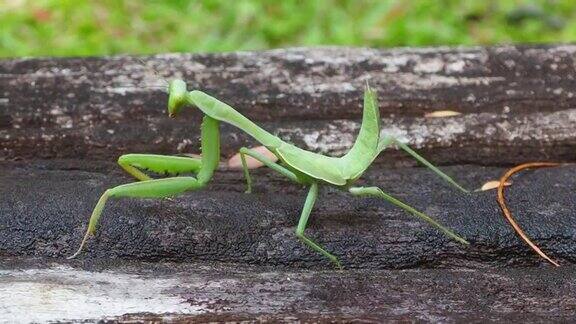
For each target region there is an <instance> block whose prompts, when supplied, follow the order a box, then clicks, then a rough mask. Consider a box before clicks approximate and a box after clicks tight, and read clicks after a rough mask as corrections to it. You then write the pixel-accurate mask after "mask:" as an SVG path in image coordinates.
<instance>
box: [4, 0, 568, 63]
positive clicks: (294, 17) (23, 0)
mask: <svg viewBox="0 0 576 324" xmlns="http://www.w3.org/2000/svg"><path fill="white" fill-rule="evenodd" d="M575 16H576V1H575V0H548V1H545V0H539V1H536V0H534V1H517V0H501V1H490V0H484V1H483V0H469V1H455V0H435V1H434V0H415V1H409V0H404V1H400V0H398V1H395V0H383V1H382V0H381V1H378V0H373V1H369V0H308V1H297V0H275V1H264V0H246V1H242V0H205V1H183V0H165V1H145V0H133V1H120V0H98V1H96V0H94V1H82V0H74V1H67V0H60V1H57V0H30V1H27V0H0V57H15V56H78V55H82V56H83V55H107V54H118V53H133V54H150V53H161V52H220V51H233V50H260V49H268V48H278V47H289V46H316V45H349V46H369V47H392V46H426V45H490V44H501V43H534V42H573V41H574V40H575V39H576V19H574V18H576V17H575Z"/></svg>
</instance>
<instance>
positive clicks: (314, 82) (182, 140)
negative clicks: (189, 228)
mask: <svg viewBox="0 0 576 324" xmlns="http://www.w3.org/2000/svg"><path fill="white" fill-rule="evenodd" d="M575 52H576V46H574V45H562V46H536V47H521V46H506V47H494V48H462V49H454V48H433V49H397V50H373V49H346V48H323V49H312V50H310V49H288V50H275V51H268V52H244V53H231V54H209V55H201V54H194V55H188V54H181V55H157V56H153V57H149V58H147V59H146V61H145V64H143V63H142V62H141V60H139V59H135V58H133V57H126V56H119V57H110V58H78V59H52V58H50V59H22V60H4V61H0V89H2V91H1V93H0V150H1V152H2V155H3V156H4V158H38V157H42V158H46V159H49V158H56V157H58V158H90V159H106V160H111V159H115V158H117V157H118V155H120V154H122V153H127V152H131V151H137V152H158V153H175V152H179V153H190V152H195V151H197V150H198V146H199V144H198V133H199V125H198V121H199V118H198V117H199V116H198V115H199V114H198V113H193V112H190V111H189V112H188V113H187V114H184V115H183V116H182V117H181V118H179V119H177V120H176V121H172V120H169V119H168V118H166V112H165V106H166V95H165V93H163V91H162V90H161V89H160V88H159V87H165V83H164V81H163V80H162V78H172V77H182V78H184V79H185V80H187V81H188V83H189V84H190V87H191V88H196V89H200V90H204V91H207V92H209V93H211V94H213V95H215V96H216V97H218V98H220V99H221V100H223V101H226V102H229V103H230V104H232V105H233V106H234V107H237V108H238V109H239V110H240V111H241V112H242V113H244V114H246V115H247V116H248V117H249V118H251V119H253V120H255V121H257V122H258V123H260V124H262V125H263V126H264V127H265V128H267V129H269V130H271V131H273V132H276V133H277V134H278V135H280V136H281V137H283V138H285V139H289V140H291V141H293V142H294V143H297V144H299V145H301V146H303V147H304V148H306V149H312V150H314V151H318V152H323V153H328V154H335V155H338V154H341V153H343V152H345V151H346V149H347V148H349V147H350V145H351V143H352V142H353V139H354V136H355V132H356V131H357V128H358V124H359V119H360V116H361V109H360V104H361V95H362V88H363V86H364V84H365V83H366V82H369V83H370V84H371V86H372V87H374V88H375V89H376V90H377V91H378V92H379V97H380V102H381V111H382V116H383V125H385V126H384V130H383V132H385V133H389V134H393V135H396V136H398V137H400V138H401V139H403V140H405V141H408V142H410V143H411V144H413V145H415V146H416V147H418V148H421V149H423V151H424V152H425V153H426V154H427V156H429V157H430V158H431V159H432V160H434V161H436V162H437V163H442V164H456V163H474V164H484V165H496V164H510V163H517V162H521V161H524V160H526V159H530V160H534V159H554V160H574V158H575V157H576V155H575V153H574V152H575V150H574V147H575V146H576V140H575V137H574V129H576V117H575V116H576V112H575V111H574V107H576V96H575V95H574V94H575V92H574V91H575V90H574V88H575V85H576V83H575V82H576V79H575V78H576V71H575V68H574V66H575V60H574V53H575ZM153 69H155V70H157V71H160V73H161V74H162V75H161V76H159V75H155V74H154V71H153ZM447 109H448V110H455V111H459V112H461V113H462V115H460V116H457V117H452V118H445V119H426V118H424V117H423V116H424V114H425V113H426V112H430V111H434V110H447ZM223 132H224V136H223V141H222V144H223V154H224V155H230V154H232V153H233V152H234V151H235V150H237V149H238V148H239V147H240V146H242V145H246V144H250V143H251V141H250V139H248V138H247V136H245V135H244V134H242V133H240V132H238V130H236V129H234V128H233V127H229V126H224V127H223ZM398 156H402V155H397V154H392V155H391V158H390V159H389V160H387V161H388V162H389V163H392V162H391V161H393V160H394V159H396V158H398ZM384 159H385V158H384V157H383V158H381V159H380V161H383V160H384Z"/></svg>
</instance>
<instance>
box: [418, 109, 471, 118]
mask: <svg viewBox="0 0 576 324" xmlns="http://www.w3.org/2000/svg"><path fill="white" fill-rule="evenodd" d="M458 115H462V113H459V112H457V111H453V110H437V111H433V112H429V113H426V114H424V117H426V118H442V117H452V116H458Z"/></svg>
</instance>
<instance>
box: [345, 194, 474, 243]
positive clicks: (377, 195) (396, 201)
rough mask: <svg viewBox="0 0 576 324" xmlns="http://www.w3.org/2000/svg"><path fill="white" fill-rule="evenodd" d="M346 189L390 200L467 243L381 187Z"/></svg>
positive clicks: (459, 240) (450, 235)
mask: <svg viewBox="0 0 576 324" xmlns="http://www.w3.org/2000/svg"><path fill="white" fill-rule="evenodd" d="M348 191H350V193H351V194H353V195H355V196H372V197H378V198H382V199H385V200H387V201H389V202H391V203H392V204H394V205H396V206H398V207H400V208H402V209H404V210H406V211H407V212H409V213H411V214H413V215H416V216H418V217H419V218H421V219H423V220H425V221H427V222H428V223H430V224H432V225H434V226H435V227H436V228H438V229H439V230H440V231H442V232H444V234H446V235H447V236H449V237H451V238H453V239H455V240H456V241H458V242H460V243H463V244H469V243H468V241H466V240H464V239H463V238H461V237H460V236H458V235H456V234H454V232H452V231H451V230H449V229H448V228H446V227H444V226H443V225H442V224H440V223H438V222H437V221H436V220H434V219H433V218H432V217H430V216H428V215H426V214H424V213H422V212H419V211H418V210H416V209H414V208H413V207H411V206H409V205H407V204H405V203H403V202H402V201H400V200H398V199H396V198H394V197H392V196H391V195H389V194H387V193H385V192H384V191H382V189H380V188H378V187H352V188H350V189H348Z"/></svg>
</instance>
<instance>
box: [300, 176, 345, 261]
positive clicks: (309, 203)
mask: <svg viewBox="0 0 576 324" xmlns="http://www.w3.org/2000/svg"><path fill="white" fill-rule="evenodd" d="M317 197H318V184H317V183H312V185H311V186H310V191H309V192H308V196H306V202H305V203H304V208H302V214H301V215H300V221H299V222H298V227H297V228H296V236H298V238H299V239H300V240H302V242H304V243H305V244H306V245H308V246H309V247H310V248H312V249H313V250H315V251H317V252H319V253H321V254H322V255H324V256H325V257H327V258H328V259H330V261H332V262H333V263H334V264H336V266H337V267H338V268H339V269H342V265H341V264H340V261H338V258H337V257H335V256H334V255H332V254H330V253H329V252H328V251H326V250H325V249H324V248H323V247H321V246H320V245H318V244H317V243H315V242H314V241H312V240H311V239H309V238H308V237H306V235H304V230H305V229H306V224H307V223H308V218H309V217H310V213H311V212H312V207H314V203H315V202H316V198H317Z"/></svg>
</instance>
